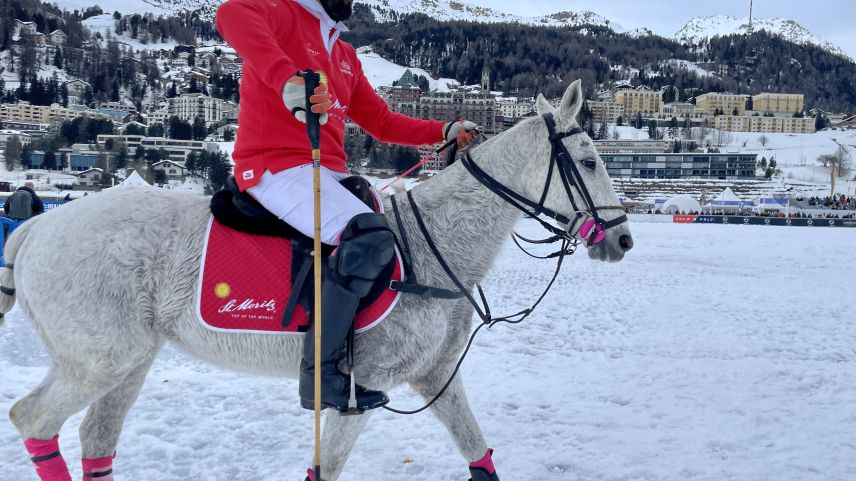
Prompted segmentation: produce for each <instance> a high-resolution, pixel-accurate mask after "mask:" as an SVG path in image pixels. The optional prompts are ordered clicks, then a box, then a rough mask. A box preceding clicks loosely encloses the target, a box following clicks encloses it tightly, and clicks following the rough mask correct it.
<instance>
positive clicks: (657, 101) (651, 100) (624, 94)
mask: <svg viewBox="0 0 856 481" xmlns="http://www.w3.org/2000/svg"><path fill="white" fill-rule="evenodd" d="M615 103H617V104H621V105H622V106H624V113H625V115H627V116H635V115H636V114H642V115H646V116H654V115H657V114H659V113H660V109H661V108H662V107H663V94H662V93H661V92H654V91H652V90H651V89H649V88H648V87H640V88H636V89H623V90H619V91H618V92H617V93H616V94H615Z"/></svg>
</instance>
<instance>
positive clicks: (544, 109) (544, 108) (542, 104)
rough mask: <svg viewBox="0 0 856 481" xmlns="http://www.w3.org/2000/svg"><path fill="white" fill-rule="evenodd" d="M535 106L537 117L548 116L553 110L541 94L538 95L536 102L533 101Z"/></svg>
mask: <svg viewBox="0 0 856 481" xmlns="http://www.w3.org/2000/svg"><path fill="white" fill-rule="evenodd" d="M535 105H536V106H537V107H538V115H544V114H549V113H550V112H552V111H553V110H554V109H553V106H552V105H550V102H547V99H545V98H544V95H543V94H538V100H536V101H535Z"/></svg>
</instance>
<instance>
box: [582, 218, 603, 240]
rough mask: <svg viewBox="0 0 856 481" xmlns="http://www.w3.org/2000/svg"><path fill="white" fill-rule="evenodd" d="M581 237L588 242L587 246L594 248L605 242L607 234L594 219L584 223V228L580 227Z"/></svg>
mask: <svg viewBox="0 0 856 481" xmlns="http://www.w3.org/2000/svg"><path fill="white" fill-rule="evenodd" d="M580 237H582V238H583V239H584V240H585V241H586V246H593V245H597V244H600V243H601V242H602V241H603V238H604V237H606V232H604V231H603V228H602V227H601V226H600V224H598V223H597V222H595V220H594V219H589V220H587V221H585V222H583V226H582V227H580Z"/></svg>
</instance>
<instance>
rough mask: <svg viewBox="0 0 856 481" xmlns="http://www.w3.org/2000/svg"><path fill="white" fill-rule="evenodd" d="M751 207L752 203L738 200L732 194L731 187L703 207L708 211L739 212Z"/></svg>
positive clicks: (738, 198)
mask: <svg viewBox="0 0 856 481" xmlns="http://www.w3.org/2000/svg"><path fill="white" fill-rule="evenodd" d="M752 205H753V204H752V202H748V201H743V200H740V197H737V195H735V194H734V192H733V191H732V190H731V187H726V188H725V190H723V191H722V192H720V193H719V195H718V196H716V198H715V199H713V200H712V201H710V204H707V205H706V206H704V209H705V210H708V211H717V210H721V211H726V212H739V211H740V210H741V209H742V208H743V207H751V206H752Z"/></svg>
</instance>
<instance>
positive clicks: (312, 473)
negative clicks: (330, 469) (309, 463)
mask: <svg viewBox="0 0 856 481" xmlns="http://www.w3.org/2000/svg"><path fill="white" fill-rule="evenodd" d="M321 474H324V470H323V469H322V470H321ZM306 479H308V480H309V481H315V471H313V470H312V468H309V469H307V470H306ZM321 481H324V480H323V479H322V480H321Z"/></svg>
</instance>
